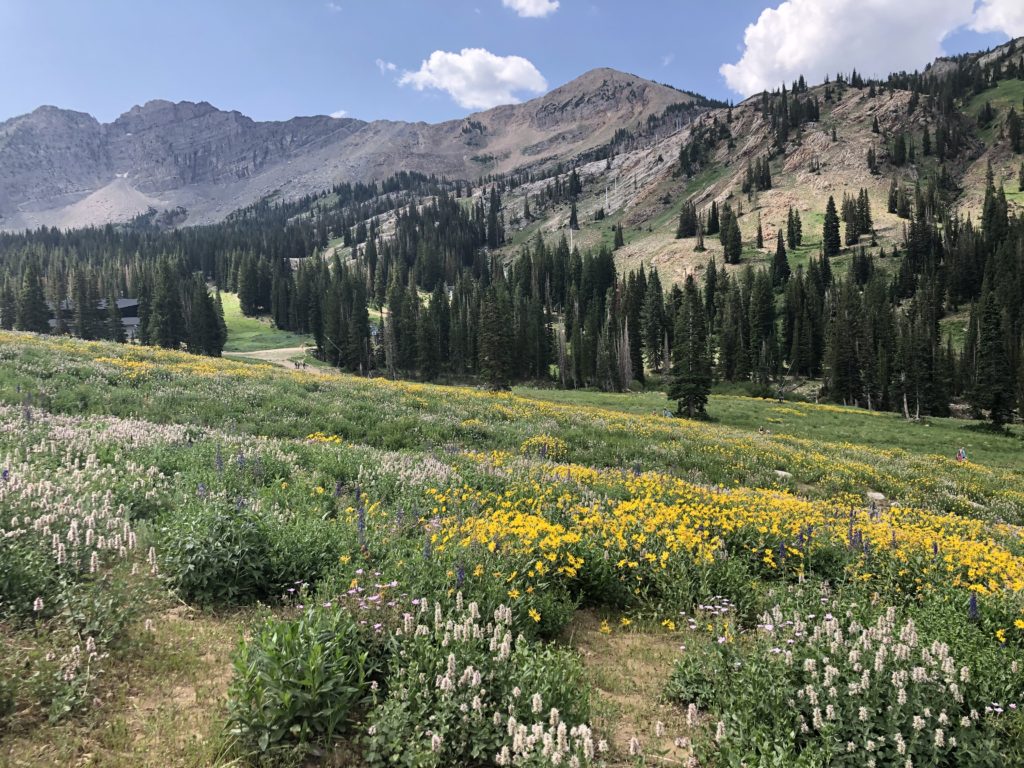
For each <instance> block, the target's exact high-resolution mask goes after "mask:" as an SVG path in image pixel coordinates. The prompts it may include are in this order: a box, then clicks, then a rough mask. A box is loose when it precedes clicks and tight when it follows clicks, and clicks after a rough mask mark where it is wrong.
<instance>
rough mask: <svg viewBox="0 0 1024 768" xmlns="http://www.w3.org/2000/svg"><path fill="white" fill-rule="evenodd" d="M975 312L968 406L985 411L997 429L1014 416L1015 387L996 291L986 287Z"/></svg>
mask: <svg viewBox="0 0 1024 768" xmlns="http://www.w3.org/2000/svg"><path fill="white" fill-rule="evenodd" d="M977 309H978V320H977V323H976V326H977V329H978V330H977V333H978V338H977V352H976V355H977V363H976V366H975V384H974V387H973V389H972V391H971V392H970V398H969V399H970V403H971V405H973V406H974V407H975V408H977V409H978V410H979V411H988V412H989V419H991V421H992V423H993V424H995V425H997V426H1000V425H1003V424H1005V423H1006V422H1007V421H1009V420H1010V419H1011V418H1012V416H1013V406H1014V399H1015V396H1014V386H1013V368H1012V366H1011V362H1010V361H1011V360H1012V357H1011V355H1010V354H1008V350H1007V349H1006V343H1005V339H1006V334H1005V333H1004V330H1003V316H1002V312H1001V311H1000V308H999V302H998V300H997V298H996V294H995V291H993V290H992V289H991V288H990V287H988V288H987V289H986V290H985V292H984V294H983V296H982V298H981V302H980V305H979V306H978V307H977Z"/></svg>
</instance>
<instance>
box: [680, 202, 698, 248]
mask: <svg viewBox="0 0 1024 768" xmlns="http://www.w3.org/2000/svg"><path fill="white" fill-rule="evenodd" d="M696 234H697V207H696V206H695V205H694V204H693V202H691V201H687V202H685V203H683V207H682V210H680V211H679V226H678V227H676V239H680V238H683V237H694V236H696Z"/></svg>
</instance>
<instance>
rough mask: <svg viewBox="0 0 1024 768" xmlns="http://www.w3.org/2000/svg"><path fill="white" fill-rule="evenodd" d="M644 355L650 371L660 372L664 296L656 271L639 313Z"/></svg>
mask: <svg viewBox="0 0 1024 768" xmlns="http://www.w3.org/2000/svg"><path fill="white" fill-rule="evenodd" d="M641 329H642V334H643V347H644V353H645V355H646V357H647V364H648V365H649V366H650V367H651V369H652V370H655V371H660V370H661V366H662V363H663V357H662V353H663V347H662V339H663V337H664V335H665V294H664V291H663V289H662V287H661V278H660V277H659V276H658V270H656V269H655V270H654V271H652V272H651V276H650V278H648V281H647V293H646V294H645V295H644V306H643V310H642V313H641Z"/></svg>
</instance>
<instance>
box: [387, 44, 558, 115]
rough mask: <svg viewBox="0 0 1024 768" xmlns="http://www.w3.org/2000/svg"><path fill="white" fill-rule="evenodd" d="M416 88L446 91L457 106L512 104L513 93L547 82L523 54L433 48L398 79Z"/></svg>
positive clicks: (539, 87) (542, 86) (539, 89)
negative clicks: (412, 68)
mask: <svg viewBox="0 0 1024 768" xmlns="http://www.w3.org/2000/svg"><path fill="white" fill-rule="evenodd" d="M398 82H399V83H400V84H401V85H411V86H412V87H413V88H415V89H416V90H417V91H422V90H424V89H426V88H437V89H439V90H442V91H447V92H448V93H449V94H450V95H451V97H452V98H453V99H455V102H456V103H457V104H458V105H459V106H460V107H465V108H466V109H488V108H490V107H494V106H497V105H498V104H515V103H517V102H518V101H519V99H517V98H516V96H515V93H516V92H517V91H528V92H530V93H541V92H543V91H545V90H547V87H548V84H547V81H546V80H545V79H544V77H543V76H542V75H541V73H540V72H539V71H538V70H537V68H536V67H535V66H533V64H532V63H531V62H530V61H528V60H527V59H524V58H523V57H522V56H496V55H494V54H493V53H491V52H490V51H487V50H485V49H483V48H463V49H462V50H461V51H460V52H459V53H450V52H448V51H434V52H433V53H432V54H430V58H429V59H427V60H426V61H424V62H423V63H422V64H421V65H420V68H419V70H418V71H416V72H405V73H404V74H403V75H402V77H401V79H400V80H399V81H398Z"/></svg>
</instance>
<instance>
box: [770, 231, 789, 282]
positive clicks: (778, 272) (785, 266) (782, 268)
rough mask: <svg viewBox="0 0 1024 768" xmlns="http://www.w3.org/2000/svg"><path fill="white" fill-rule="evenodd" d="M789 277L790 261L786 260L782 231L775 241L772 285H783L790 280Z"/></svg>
mask: <svg viewBox="0 0 1024 768" xmlns="http://www.w3.org/2000/svg"><path fill="white" fill-rule="evenodd" d="M789 275H790V269H789V259H788V258H786V246H785V244H784V243H783V241H782V230H781V229H780V230H779V232H778V235H777V237H776V240H775V259H774V260H773V261H772V285H774V286H776V287H778V286H780V285H782V284H783V283H785V282H786V281H787V280H789Z"/></svg>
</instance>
